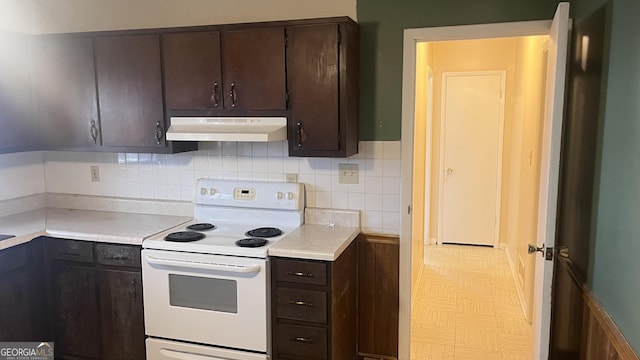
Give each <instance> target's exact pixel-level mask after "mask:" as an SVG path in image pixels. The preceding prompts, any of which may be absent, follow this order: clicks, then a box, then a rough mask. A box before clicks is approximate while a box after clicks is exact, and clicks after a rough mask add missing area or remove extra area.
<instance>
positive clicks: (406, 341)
mask: <svg viewBox="0 0 640 360" xmlns="http://www.w3.org/2000/svg"><path fill="white" fill-rule="evenodd" d="M550 27H551V20H539V21H521V22H508V23H495V24H480V25H461V26H443V27H431V28H419V29H405V30H404V38H403V60H402V129H401V138H402V141H401V143H402V160H401V164H402V170H401V179H402V182H401V192H400V194H401V195H400V199H401V204H402V206H401V209H407V211H406V212H404V213H402V218H401V224H400V269H399V270H400V284H399V288H400V289H399V291H400V294H399V298H400V304H399V305H400V306H399V323H398V358H399V359H409V358H410V348H411V197H412V193H413V188H412V180H413V147H414V146H413V143H414V125H415V124H414V121H415V103H416V98H415V96H416V94H415V85H416V84H415V79H416V45H417V43H419V42H430V41H448V40H474V39H486V38H499V37H516V36H532V35H548V34H549V29H550ZM427 212H428V211H427Z"/></svg>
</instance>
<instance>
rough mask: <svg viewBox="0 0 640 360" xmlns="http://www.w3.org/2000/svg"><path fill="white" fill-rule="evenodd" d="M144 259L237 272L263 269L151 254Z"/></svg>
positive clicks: (255, 271)
mask: <svg viewBox="0 0 640 360" xmlns="http://www.w3.org/2000/svg"><path fill="white" fill-rule="evenodd" d="M144 259H145V261H146V262H147V263H149V264H154V265H164V266H172V267H181V268H188V269H194V268H195V269H204V270H216V271H226V272H235V273H258V272H260V270H261V269H262V266H260V265H251V266H243V265H232V264H220V263H213V262H201V261H198V262H195V261H186V260H176V259H163V258H157V257H153V256H149V255H145V256H144Z"/></svg>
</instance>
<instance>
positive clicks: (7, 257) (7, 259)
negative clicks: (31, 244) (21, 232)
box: [0, 245, 27, 274]
mask: <svg viewBox="0 0 640 360" xmlns="http://www.w3.org/2000/svg"><path fill="white" fill-rule="evenodd" d="M26 260H27V247H26V246H25V245H16V246H14V247H10V248H8V249H5V250H0V274H2V273H6V272H9V271H11V270H14V269H17V268H19V267H21V266H23V265H25V263H26Z"/></svg>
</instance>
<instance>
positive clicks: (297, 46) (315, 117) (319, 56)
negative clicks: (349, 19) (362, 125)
mask: <svg viewBox="0 0 640 360" xmlns="http://www.w3.org/2000/svg"><path fill="white" fill-rule="evenodd" d="M287 38H288V39H287V77H288V79H287V81H288V89H289V94H290V107H291V114H292V118H291V119H292V120H293V121H290V124H289V152H290V153H291V154H296V153H298V152H299V153H304V152H305V151H312V152H317V151H338V150H340V140H339V139H340V138H339V135H340V130H341V129H340V121H339V120H340V119H339V101H338V99H339V83H338V81H339V76H338V74H339V72H340V69H339V67H338V64H339V62H338V25H336V24H328V25H315V26H299V27H292V28H289V29H287Z"/></svg>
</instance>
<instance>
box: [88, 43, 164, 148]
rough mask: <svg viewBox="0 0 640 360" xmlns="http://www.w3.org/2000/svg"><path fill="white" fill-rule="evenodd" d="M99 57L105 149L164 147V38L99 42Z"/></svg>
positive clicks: (97, 44)
mask: <svg viewBox="0 0 640 360" xmlns="http://www.w3.org/2000/svg"><path fill="white" fill-rule="evenodd" d="M95 53H96V72H97V79H98V98H99V101H100V117H101V119H102V121H101V123H102V141H103V144H104V145H105V146H108V147H140V148H162V147H164V146H165V125H164V124H165V122H164V106H163V97H162V80H161V79H162V78H161V76H162V74H161V66H160V37H159V35H124V36H102V37H97V38H96V39H95Z"/></svg>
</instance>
